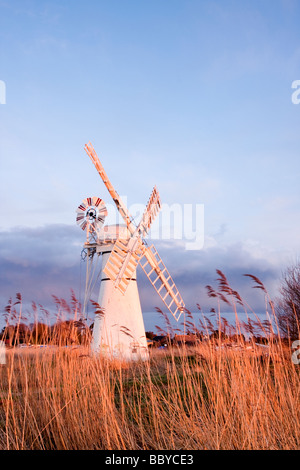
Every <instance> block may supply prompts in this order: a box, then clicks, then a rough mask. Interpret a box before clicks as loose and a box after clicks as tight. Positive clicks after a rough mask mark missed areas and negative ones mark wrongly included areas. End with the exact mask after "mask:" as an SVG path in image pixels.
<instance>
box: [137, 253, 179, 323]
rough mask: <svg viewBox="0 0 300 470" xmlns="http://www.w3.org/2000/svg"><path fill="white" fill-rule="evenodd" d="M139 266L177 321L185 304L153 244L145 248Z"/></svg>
mask: <svg viewBox="0 0 300 470" xmlns="http://www.w3.org/2000/svg"><path fill="white" fill-rule="evenodd" d="M140 266H141V268H142V269H143V271H144V273H145V274H146V276H147V277H148V279H149V281H150V282H151V284H152V285H153V287H154V289H155V290H156V292H157V293H158V295H159V296H160V298H161V300H162V301H163V302H164V304H165V306H166V307H167V308H168V310H169V311H170V312H171V313H172V315H173V317H174V318H175V320H177V321H178V320H179V318H180V315H181V313H182V311H183V309H184V306H185V304H184V301H183V299H182V297H181V295H180V293H179V291H178V289H177V287H176V285H175V282H174V281H173V279H172V277H171V275H170V273H169V271H168V270H167V268H166V266H165V265H164V263H163V260H162V259H161V257H160V256H159V254H158V252H157V250H156V248H155V247H154V245H151V246H150V247H149V248H147V249H146V250H145V252H144V257H142V258H141V260H140Z"/></svg>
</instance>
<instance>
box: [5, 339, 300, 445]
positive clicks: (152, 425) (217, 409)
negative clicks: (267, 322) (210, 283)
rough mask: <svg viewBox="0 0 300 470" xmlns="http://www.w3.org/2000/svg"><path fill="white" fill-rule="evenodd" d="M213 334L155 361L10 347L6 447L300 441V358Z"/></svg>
mask: <svg viewBox="0 0 300 470" xmlns="http://www.w3.org/2000/svg"><path fill="white" fill-rule="evenodd" d="M216 344H218V343H215V342H214V344H213V343H212V341H207V342H205V343H202V344H199V346H197V347H195V348H192V349H188V348H184V347H183V348H180V349H178V348H176V347H174V348H172V349H169V350H167V351H162V352H161V351H159V350H157V351H153V352H152V354H151V360H150V361H149V362H147V363H136V364H130V365H125V364H121V363H117V362H116V363H111V362H107V361H105V360H104V359H99V358H98V359H95V358H92V357H90V355H89V353H88V350H86V349H84V348H83V347H75V348H63V347H53V348H47V349H45V350H39V349H35V350H30V351H29V350H28V351H20V350H18V349H17V348H13V349H12V350H10V351H9V352H8V354H7V364H6V365H5V366H3V365H2V366H1V369H0V374H1V376H0V449H151V450H152V449H160V450H161V449H189V450H191V449H299V445H300V430H299V418H300V416H299V415H300V407H299V405H300V403H299V400H300V380H299V366H297V365H294V364H293V363H292V362H291V357H290V352H289V350H286V351H285V350H284V349H283V348H281V347H279V346H278V345H275V344H273V345H272V346H271V348H270V349H269V350H268V352H267V354H265V355H262V354H261V353H260V352H259V351H252V350H248V349H245V348H244V349H242V348H240V349H237V348H236V349H234V348H231V349H230V348H222V347H217V346H216Z"/></svg>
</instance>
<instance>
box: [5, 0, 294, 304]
mask: <svg viewBox="0 0 300 470" xmlns="http://www.w3.org/2000/svg"><path fill="white" fill-rule="evenodd" d="M299 20H300V2H299V1H298V0H272V1H271V0H264V1H261V0H259V1H258V0H251V1H250V0H243V2H240V1H238V0H236V1H233V0H164V1H158V0H152V1H151V2H146V1H137V0H85V1H82V0H73V1H72V2H70V1H67V0H59V1H58V0H51V1H47V0H9V1H8V0H0V103H1V104H0V159H1V160H0V161H1V167H0V168H1V172H0V175H1V176H0V178H1V180H0V183H1V184H0V200H1V206H0V207H1V213H0V215H1V219H0V263H1V264H0V269H1V272H0V309H2V311H3V308H4V307H5V305H6V304H7V302H8V299H9V298H10V297H12V298H14V296H15V294H16V293H17V292H20V293H22V296H23V299H24V302H25V303H26V302H27V303H28V304H30V302H31V301H34V302H37V303H41V304H42V305H50V304H51V303H52V295H56V296H58V297H63V298H67V299H68V298H69V297H70V290H71V289H73V290H74V291H75V293H76V294H77V295H78V297H79V298H80V299H82V295H83V285H84V281H83V279H84V270H85V267H84V262H83V261H82V260H81V250H82V247H83V244H84V242H85V235H84V233H83V232H82V231H81V230H80V228H79V227H78V226H77V225H76V221H75V217H76V213H75V212H76V208H77V207H78V205H79V204H80V203H81V202H82V200H83V199H84V198H86V197H87V196H99V197H101V198H103V199H104V201H105V202H106V203H107V207H108V209H109V215H108V218H107V222H108V223H112V222H113V221H114V220H115V217H116V212H115V208H114V206H113V202H112V200H111V198H110V195H109V194H108V192H107V190H106V188H105V186H104V184H103V182H102V181H101V179H100V176H99V175H98V173H97V171H96V169H95V168H94V166H93V164H92V163H91V161H90V159H89V158H88V156H87V155H86V153H85V151H84V145H85V144H86V143H88V142H89V141H91V142H92V144H93V146H94V148H95V150H96V152H97V154H98V156H99V158H100V160H101V162H102V164H103V166H104V168H105V170H106V172H107V174H108V176H109V178H110V180H111V182H112V183H113V185H114V187H115V189H116V190H117V192H118V193H119V194H120V195H121V197H122V198H124V201H126V204H127V205H128V207H129V209H130V212H131V213H132V214H133V216H134V217H136V220H137V221H138V220H139V212H137V213H135V212H136V210H137V208H139V209H140V208H141V207H143V206H144V205H145V204H146V203H147V201H148V198H149V195H150V193H151V191H152V188H153V186H154V185H156V186H157V188H158V190H159V193H160V196H161V200H162V202H163V204H164V205H163V208H162V211H161V213H160V215H159V219H158V220H157V221H156V222H155V224H156V225H155V224H154V226H153V229H152V231H151V234H150V241H152V240H153V243H154V244H155V246H156V248H157V249H158V251H159V253H160V255H161V257H162V258H163V261H164V262H165V264H166V265H167V267H168V269H169V271H170V272H171V274H172V276H173V278H174V279H175V282H176V284H177V286H178V288H179V290H180V292H181V294H182V296H183V298H184V300H185V303H186V305H187V307H188V308H189V309H191V310H195V308H196V307H195V306H196V304H197V303H199V304H200V305H201V306H203V308H204V309H206V310H207V311H209V308H211V307H212V299H209V298H208V296H207V292H206V289H205V286H206V285H207V284H210V285H213V286H216V282H217V281H216V279H217V275H216V270H217V269H220V270H222V271H223V272H224V273H225V275H226V276H227V278H228V280H229V282H230V283H231V285H232V287H233V288H234V289H236V290H238V291H239V292H240V293H241V295H242V296H243V298H244V297H245V298H246V300H247V302H248V304H249V305H251V307H252V308H253V309H255V310H256V311H257V312H261V311H263V310H264V308H265V298H264V296H263V295H262V293H261V292H258V291H257V290H256V289H253V285H252V284H251V281H250V280H249V278H245V277H244V276H243V274H245V273H251V274H253V275H255V276H257V277H259V278H260V279H261V280H262V282H263V283H264V284H265V286H266V288H267V290H268V292H269V294H270V296H271V297H272V298H275V297H276V296H277V295H278V288H279V285H280V279H281V276H282V272H283V271H284V269H285V268H286V267H287V266H289V265H291V264H294V263H295V262H297V260H298V259H299V229H300V221H299V202H300V201H299V199H300V198H299V183H298V182H299V173H300V164H299V148H300V145H299V144H300V137H299V124H300V104H299V103H298V101H300V100H298V99H295V96H296V95H295V93H297V87H298V86H299V85H300V83H299V84H298V85H297V86H296V85H295V83H296V82H295V81H297V80H300V30H299ZM293 84H294V88H293ZM299 96H300V93H299ZM297 97H298V95H297ZM4 98H5V99H4ZM174 204H175V206H174ZM172 207H173V208H174V207H177V209H178V211H177V212H176V211H175V214H177V215H178V214H179V213H180V214H182V213H183V208H184V207H189V208H190V212H189V215H185V216H184V219H183V220H184V221H182V220H180V217H179V220H177V219H176V217H175V216H174V217H175V218H174V217H173V218H169V212H168V211H169V210H170V208H172ZM196 207H202V208H203V211H204V218H203V220H202V218H201V217H199V219H197V217H196V215H195V214H196ZM191 214H192V215H191ZM164 224H165V225H166V226H168V225H171V227H172V228H174V230H175V231H174V233H173V232H172V230H171V234H170V236H164V235H163V234H165V233H166V232H165V230H164V229H163V230H162V229H161V228H160V229H159V227H164ZM165 228H166V227H165ZM159 230H161V231H159ZM196 232H197V234H198V235H197V236H199V239H201V240H202V239H203V243H200V245H201V246H199V247H198V248H197V249H194V250H188V249H187V241H193V239H192V238H191V237H193V236H195V237H196V235H195V233H196ZM159 234H160V235H161V236H159ZM178 234H179V235H178ZM138 281H139V287H140V296H141V303H142V308H143V311H145V312H151V311H153V310H154V308H155V307H156V306H157V307H160V308H161V307H162V306H161V304H160V301H159V298H158V296H155V295H156V294H155V293H154V291H153V290H152V286H151V285H150V284H149V282H148V280H147V279H145V278H144V275H143V273H142V272H141V273H138ZM226 308H228V306H226V305H222V309H223V310H224V311H226Z"/></svg>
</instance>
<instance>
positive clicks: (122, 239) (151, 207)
mask: <svg viewBox="0 0 300 470" xmlns="http://www.w3.org/2000/svg"><path fill="white" fill-rule="evenodd" d="M85 151H86V153H87V154H88V155H89V157H90V158H91V160H92V162H93V164H94V165H95V168H96V169H97V171H98V173H99V175H100V176H101V178H102V180H103V182H104V184H105V186H106V188H107V189H108V192H109V193H110V195H111V197H112V199H113V201H114V202H115V204H116V207H117V209H118V211H119V213H120V214H121V216H122V218H123V220H124V222H125V224H124V225H108V226H103V225H104V220H105V217H106V215H107V209H106V206H105V203H104V201H103V200H102V199H100V198H98V197H89V198H86V199H85V200H84V201H83V202H82V203H81V204H80V205H79V207H78V209H77V219H76V220H77V223H78V225H79V226H80V227H81V228H82V229H83V230H86V233H87V240H86V242H85V245H84V252H85V253H86V258H87V272H86V292H85V305H86V302H87V301H88V300H89V299H88V292H89V289H90V287H91V278H92V261H93V259H94V258H95V255H98V257H97V259H99V258H100V255H101V258H102V269H101V283H100V291H99V298H98V305H99V306H100V309H98V310H97V311H96V314H95V320H94V328H93V340H92V345H91V347H92V351H93V352H94V353H96V354H97V353H101V354H103V355H106V356H109V357H117V358H120V359H125V360H132V359H143V360H146V359H148V357H149V356H148V348H147V340H146V336H145V328H144V321H143V316H142V310H141V304H140V299H139V293H138V287H137V282H136V269H137V266H138V265H139V266H140V267H141V268H142V270H143V271H144V273H145V274H146V276H147V277H148V279H149V281H150V283H151V284H152V286H153V287H154V289H155V290H156V292H157V294H158V295H159V297H160V298H161V300H162V301H163V303H164V304H165V306H166V307H167V309H168V310H169V312H170V313H171V314H172V315H173V317H174V318H175V319H176V320H177V321H178V320H179V317H180V315H181V313H182V311H183V309H184V302H183V299H182V297H181V295H180V293H179V291H178V289H177V287H176V285H175V283H174V281H173V279H172V277H171V275H170V274H169V272H168V270H167V268H166V266H165V265H164V263H163V261H162V259H161V257H160V256H159V254H158V252H157V250H156V249H155V247H154V246H153V245H151V246H148V245H147V243H146V241H145V237H146V236H147V234H148V232H149V230H150V227H151V225H152V223H153V221H154V219H155V218H156V216H157V214H158V212H159V210H160V209H161V200H160V196H159V193H158V190H157V188H156V187H154V188H153V191H152V193H151V195H150V198H149V201H148V203H147V206H146V208H145V211H144V213H143V215H142V218H141V220H140V223H139V224H138V225H137V226H136V225H135V224H134V222H133V218H132V217H131V215H130V214H129V212H128V210H127V208H126V206H125V205H124V203H123V201H122V200H121V198H120V196H119V195H118V193H117V192H116V191H115V189H114V187H113V186H112V184H111V182H110V181H109V179H108V177H107V175H106V173H105V171H104V168H103V166H102V164H101V162H100V160H99V158H98V156H97V154H96V152H95V150H94V148H93V146H92V145H91V143H90V142H89V143H88V144H86V145H85ZM95 269H96V268H95V267H94V270H95Z"/></svg>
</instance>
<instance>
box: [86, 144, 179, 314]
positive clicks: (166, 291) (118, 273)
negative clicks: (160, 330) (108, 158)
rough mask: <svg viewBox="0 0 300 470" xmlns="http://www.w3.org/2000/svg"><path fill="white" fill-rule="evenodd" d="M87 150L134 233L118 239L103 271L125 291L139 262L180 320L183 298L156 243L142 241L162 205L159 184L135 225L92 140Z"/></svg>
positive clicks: (170, 309) (128, 226) (168, 306)
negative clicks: (140, 218) (137, 223)
mask: <svg viewBox="0 0 300 470" xmlns="http://www.w3.org/2000/svg"><path fill="white" fill-rule="evenodd" d="M85 151H86V152H87V154H88V155H89V157H90V158H91V160H92V162H93V163H94V165H95V167H96V169H97V171H98V173H99V175H100V176H101V178H102V180H103V182H104V184H105V186H106V187H107V189H108V191H109V193H110V195H111V196H112V198H113V200H114V202H115V204H116V206H117V209H118V210H119V212H120V214H121V216H122V217H123V219H124V221H125V223H126V225H127V228H128V230H129V232H130V233H131V238H129V239H128V240H126V241H124V240H121V239H119V240H118V241H117V242H116V243H115V245H114V249H113V251H112V253H111V255H110V256H109V259H108V261H107V262H106V265H105V267H104V269H103V270H104V272H105V273H106V275H107V276H108V277H109V278H110V279H111V280H113V281H114V282H115V287H118V289H119V290H121V292H123V293H124V292H125V291H126V288H127V286H128V284H129V281H130V280H131V279H132V276H133V275H134V273H135V270H136V267H137V265H138V264H139V263H140V265H141V267H142V269H143V271H144V272H145V274H146V276H147V277H148V279H149V280H150V282H151V284H152V285H153V287H154V289H155V290H156V292H157V293H158V295H159V296H160V298H161V299H162V301H163V302H164V304H165V305H166V307H167V308H168V310H169V311H170V312H171V313H172V315H173V316H174V318H175V319H176V320H177V321H178V320H179V317H180V315H181V312H182V311H183V309H184V302H183V299H182V297H181V295H180V293H179V291H178V289H177V287H176V285H175V283H174V281H173V279H172V277H171V275H170V274H169V272H168V270H167V268H166V267H165V265H164V263H163V261H162V259H161V257H160V256H159V254H158V252H157V250H156V249H155V248H154V246H153V245H152V246H151V247H147V245H146V243H145V242H144V240H143V237H144V236H145V235H146V234H147V233H148V231H149V228H150V226H151V224H152V222H153V220H154V218H155V216H156V215H157V213H158V211H159V209H160V207H161V202H160V197H159V194H158V191H157V189H156V187H154V189H153V191H152V194H151V196H150V199H149V201H148V204H147V207H146V210H145V212H144V214H143V217H142V220H141V222H140V224H139V225H138V227H135V226H134V224H133V222H132V217H131V216H130V214H129V212H128V210H127V208H126V206H125V205H124V203H123V202H122V200H121V198H120V196H119V195H118V193H117V192H116V191H115V189H114V187H113V186H112V184H111V183H110V181H109V179H108V177H107V175H106V173H105V171H104V168H103V166H102V164H101V163H100V160H99V158H98V156H97V154H96V152H95V150H94V148H93V146H92V145H91V143H89V144H87V145H85Z"/></svg>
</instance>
